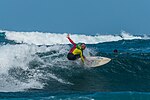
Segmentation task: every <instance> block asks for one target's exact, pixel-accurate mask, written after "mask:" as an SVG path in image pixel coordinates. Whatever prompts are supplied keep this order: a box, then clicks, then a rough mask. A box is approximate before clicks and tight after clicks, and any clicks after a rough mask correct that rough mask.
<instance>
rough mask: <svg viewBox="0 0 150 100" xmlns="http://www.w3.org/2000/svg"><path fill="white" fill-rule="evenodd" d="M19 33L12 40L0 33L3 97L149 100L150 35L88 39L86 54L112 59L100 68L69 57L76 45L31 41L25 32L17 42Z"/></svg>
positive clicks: (1, 94) (0, 89)
mask: <svg viewBox="0 0 150 100" xmlns="http://www.w3.org/2000/svg"><path fill="white" fill-rule="evenodd" d="M20 37H22V36H20ZM20 37H16V39H14V40H13V39H9V38H8V37H7V34H5V33H1V35H0V56H1V58H0V62H1V64H0V67H1V71H0V81H1V83H0V98H1V99H14V100H16V99H21V100H24V99H37V100H101V99H102V100H120V99H121V100H127V99H129V100H149V99H150V95H149V94H150V73H149V71H150V39H148V37H147V39H145V38H143V37H142V38H141V39H129V40H128V39H126V40H124V39H122V40H116V41H108V42H100V43H93V44H92V43H91V44H88V45H87V50H85V55H86V56H104V57H109V58H111V59H112V60H111V62H109V63H108V64H106V65H104V66H102V67H98V68H87V67H83V66H82V65H79V64H77V63H74V62H70V61H68V60H67V59H66V55H67V53H68V51H69V49H70V47H71V45H68V44H65V43H64V44H55V45H47V44H43V45H38V44H29V43H28V42H24V41H25V39H23V37H22V38H21V39H22V41H21V42H18V40H19V39H20ZM133 37H134V36H133ZM112 38H114V37H112ZM34 39H35V40H36V38H34ZM35 40H33V41H35ZM30 41H31V40H30ZM53 41H54V40H53ZM88 42H89V43H90V40H89V41H88ZM114 50H117V52H114Z"/></svg>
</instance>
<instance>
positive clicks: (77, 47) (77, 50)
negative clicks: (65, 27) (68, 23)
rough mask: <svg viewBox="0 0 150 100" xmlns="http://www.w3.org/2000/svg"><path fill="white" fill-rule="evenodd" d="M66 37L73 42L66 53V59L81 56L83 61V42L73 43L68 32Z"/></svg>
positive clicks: (74, 58) (84, 46)
mask: <svg viewBox="0 0 150 100" xmlns="http://www.w3.org/2000/svg"><path fill="white" fill-rule="evenodd" d="M67 38H68V40H69V41H70V42H71V43H72V44H73V47H72V48H71V49H70V51H69V53H68V55H67V58H68V60H76V59H78V58H81V60H82V62H83V63H84V60H86V58H85V56H84V55H83V50H85V48H86V45H85V43H78V44H76V43H74V42H73V40H72V39H71V38H70V36H69V34H68V35H67Z"/></svg>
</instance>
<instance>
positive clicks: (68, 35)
mask: <svg viewBox="0 0 150 100" xmlns="http://www.w3.org/2000/svg"><path fill="white" fill-rule="evenodd" d="M67 38H68V40H69V41H70V42H71V43H72V44H73V45H76V44H75V43H74V42H73V40H72V39H71V38H70V36H69V34H68V35H67Z"/></svg>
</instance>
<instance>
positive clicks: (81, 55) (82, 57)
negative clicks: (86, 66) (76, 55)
mask: <svg viewBox="0 0 150 100" xmlns="http://www.w3.org/2000/svg"><path fill="white" fill-rule="evenodd" d="M80 57H81V60H82V62H83V63H84V59H85V57H84V55H83V53H82V52H81V54H80Z"/></svg>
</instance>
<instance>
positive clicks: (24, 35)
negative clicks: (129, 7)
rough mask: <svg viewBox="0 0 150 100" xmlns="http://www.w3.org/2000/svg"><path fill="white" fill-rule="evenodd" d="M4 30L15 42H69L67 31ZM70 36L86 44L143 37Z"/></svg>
mask: <svg viewBox="0 0 150 100" xmlns="http://www.w3.org/2000/svg"><path fill="white" fill-rule="evenodd" d="M1 32H5V34H6V38H7V39H9V40H14V41H16V42H17V43H27V44H36V45H53V44H69V43H70V42H69V41H68V39H67V38H66V35H67V33H63V34H59V33H43V32H15V31H1ZM71 38H72V39H73V40H74V41H75V42H76V43H78V42H84V43H87V44H97V43H102V42H110V41H119V40H132V39H144V37H140V36H133V35H130V34H129V33H126V32H122V33H121V35H95V36H91V35H79V34H71Z"/></svg>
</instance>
